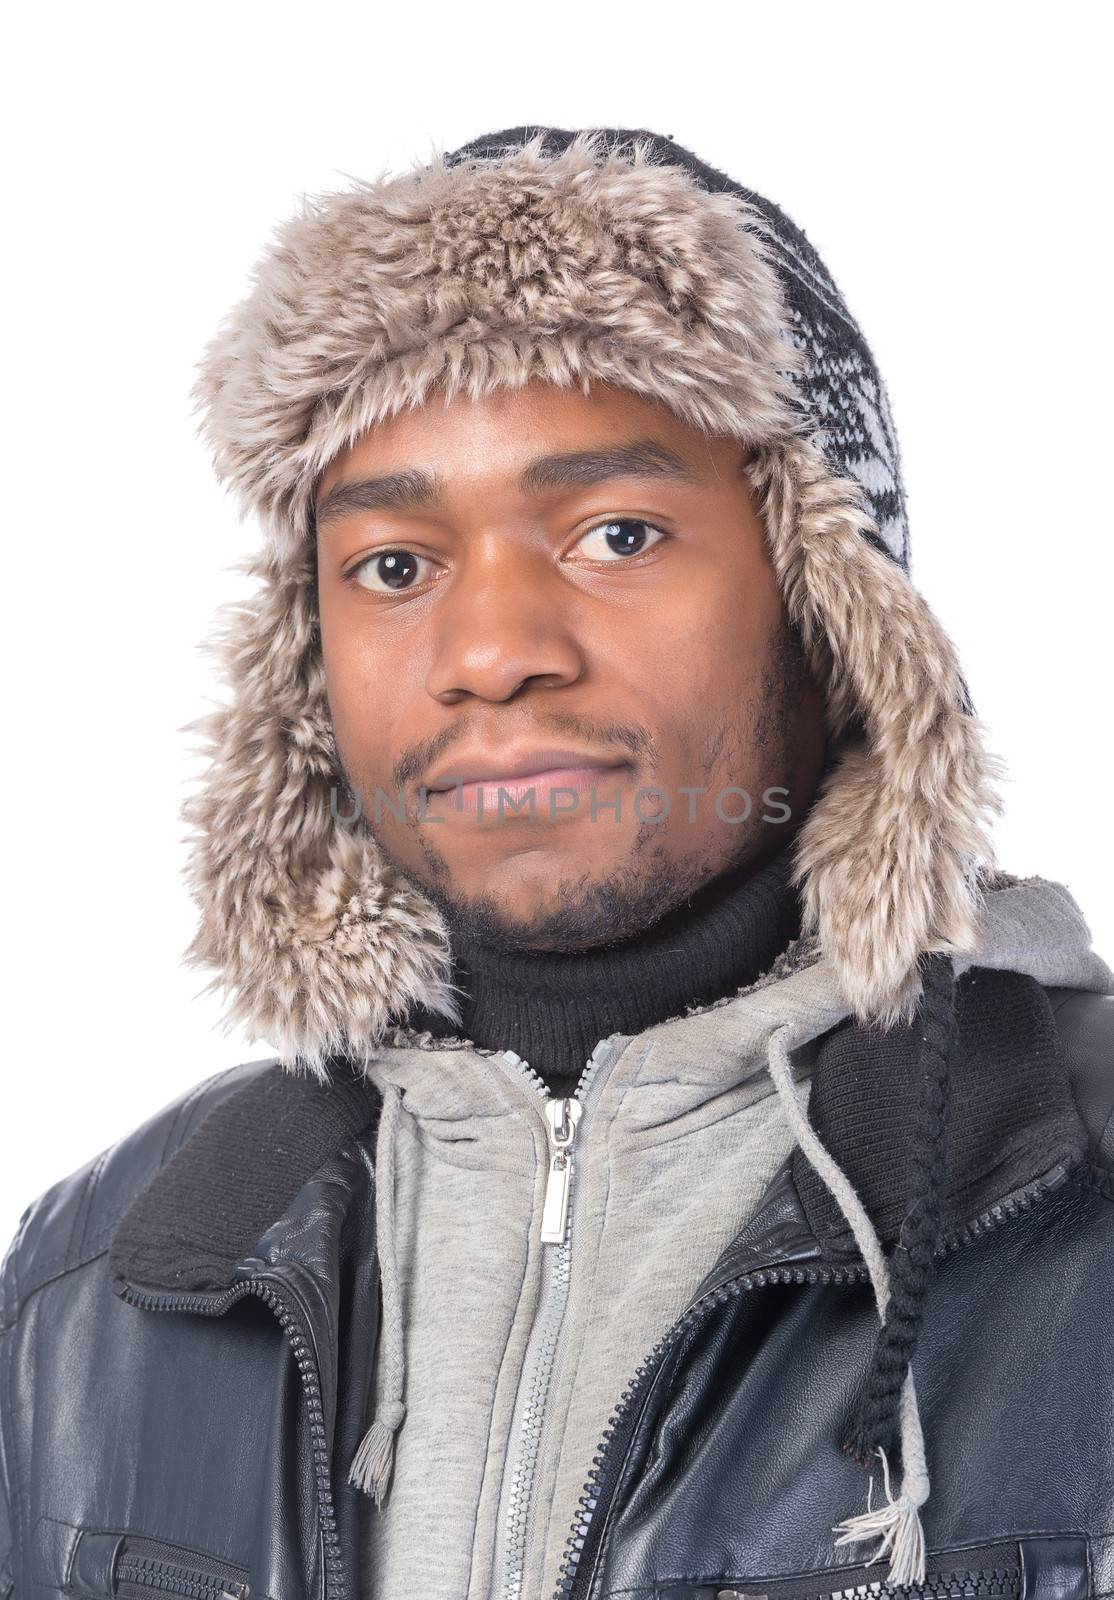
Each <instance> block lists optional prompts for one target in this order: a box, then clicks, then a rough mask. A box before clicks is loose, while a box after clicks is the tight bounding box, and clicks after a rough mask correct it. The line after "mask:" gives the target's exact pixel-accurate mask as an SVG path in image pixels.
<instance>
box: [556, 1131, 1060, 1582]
mask: <svg viewBox="0 0 1114 1600" xmlns="http://www.w3.org/2000/svg"><path fill="white" fill-rule="evenodd" d="M1077 1165H1078V1163H1077V1162H1072V1161H1067V1162H1061V1163H1059V1164H1058V1165H1057V1166H1055V1167H1053V1168H1051V1170H1050V1171H1048V1172H1047V1173H1044V1174H1043V1175H1042V1176H1041V1177H1039V1178H1035V1179H1034V1180H1033V1181H1032V1182H1031V1183H1028V1184H1026V1185H1025V1186H1024V1187H1023V1188H1021V1189H1019V1190H1017V1192H1016V1193H1015V1194H1012V1195H1008V1196H1007V1197H1006V1198H1005V1199H1003V1200H1001V1201H999V1202H998V1203H997V1204H996V1205H993V1206H991V1207H989V1208H988V1210H986V1211H984V1212H982V1213H981V1215H980V1216H978V1217H975V1218H974V1219H973V1220H972V1221H970V1222H967V1223H964V1224H962V1226H960V1227H958V1228H955V1229H953V1230H951V1231H950V1232H948V1233H947V1234H945V1235H944V1237H943V1239H942V1241H941V1243H940V1246H939V1248H938V1249H937V1252H936V1253H937V1256H938V1257H943V1256H947V1255H951V1254H953V1253H954V1252H955V1251H956V1250H959V1249H960V1248H961V1247H962V1246H963V1245H965V1244H967V1243H968V1242H969V1241H971V1240H972V1239H976V1238H979V1237H981V1236H983V1235H985V1234H987V1233H991V1232H993V1231H994V1229H995V1228H999V1227H1001V1226H1002V1225H1003V1224H1004V1223H1006V1222H1009V1221H1011V1220H1012V1219H1013V1218H1015V1217H1017V1216H1020V1215H1021V1213H1022V1212H1025V1211H1029V1210H1031V1209H1032V1207H1033V1206H1034V1205H1036V1204H1037V1203H1038V1202H1039V1201H1040V1200H1043V1199H1045V1198H1046V1197H1047V1196H1048V1195H1050V1194H1052V1193H1053V1191H1054V1190H1056V1189H1058V1188H1060V1186H1061V1185H1062V1184H1063V1183H1065V1182H1066V1181H1067V1179H1068V1178H1069V1176H1070V1175H1071V1173H1072V1171H1073V1170H1074V1169H1075V1167H1076V1166H1077ZM868 1279H869V1273H868V1272H867V1269H866V1264H865V1263H864V1262H863V1261H861V1260H859V1261H851V1262H849V1263H848V1264H847V1265H845V1266H839V1267H796V1266H787V1267H780V1266H777V1265H776V1264H773V1265H771V1266H769V1267H762V1268H760V1269H758V1270H757V1271H754V1272H747V1273H743V1274H741V1275H740V1276H739V1277H738V1278H732V1279H729V1280H728V1281H727V1282H726V1283H723V1284H720V1285H718V1286H717V1287H716V1288H715V1289H712V1290H709V1291H708V1293H707V1294H705V1295H701V1296H700V1298H699V1299H698V1300H695V1301H693V1302H692V1303H691V1304H690V1305H689V1306H688V1307H687V1308H686V1309H685V1311H684V1312H683V1313H682V1314H681V1316H680V1317H679V1318H678V1320H677V1321H676V1322H675V1323H674V1324H673V1326H672V1327H671V1328H670V1329H669V1330H668V1331H667V1332H666V1333H665V1334H664V1335H663V1336H662V1338H661V1339H659V1340H658V1342H657V1344H656V1345H655V1346H654V1348H653V1349H652V1350H651V1352H650V1354H649V1355H648V1356H647V1357H646V1359H645V1361H643V1362H642V1364H641V1365H640V1366H639V1367H638V1369H637V1371H636V1372H635V1374H634V1376H633V1377H632V1378H631V1380H630V1382H629V1383H628V1384H627V1387H626V1388H625V1389H624V1390H623V1393H622V1395H621V1396H620V1397H619V1402H618V1405H617V1406H616V1409H615V1411H614V1412H613V1413H612V1416H611V1418H610V1420H609V1422H608V1425H607V1428H606V1429H605V1431H604V1435H603V1438H602V1440H601V1441H600V1447H599V1449H598V1451H597V1452H596V1455H595V1457H594V1458H593V1466H592V1471H591V1473H590V1475H589V1477H588V1481H587V1483H586V1484H585V1485H584V1492H583V1494H582V1495H581V1496H580V1500H579V1506H580V1510H579V1512H578V1513H577V1516H576V1518H575V1520H574V1522H573V1525H572V1528H571V1530H570V1532H569V1536H568V1538H567V1540H566V1542H565V1556H564V1561H563V1562H562V1565H561V1571H560V1575H559V1579H558V1584H557V1588H556V1590H555V1592H554V1600H584V1597H585V1596H586V1594H587V1591H588V1586H589V1584H590V1583H591V1576H592V1564H593V1562H594V1560H595V1557H596V1556H597V1555H598V1553H599V1550H600V1547H601V1545H602V1542H603V1538H604V1535H605V1533H606V1531H607V1517H608V1514H609V1513H610V1504H609V1501H610V1499H611V1498H612V1497H613V1495H614V1491H615V1488H616V1487H617V1484H618V1479H619V1475H620V1472H621V1470H622V1461H623V1455H624V1450H623V1448H621V1447H622V1446H625V1444H626V1443H628V1442H629V1439H630V1437H631V1434H632V1433H633V1427H634V1424H635V1423H636V1421H637V1416H638V1413H639V1411H640V1409H641V1406H642V1403H643V1401H644V1400H645V1399H646V1398H647V1397H648V1395H649V1391H650V1388H651V1386H652V1384H653V1381H654V1378H655V1377H656V1375H657V1372H658V1370H659V1368H660V1367H661V1364H662V1362H663V1361H664V1359H665V1357H666V1356H667V1355H668V1354H669V1352H670V1351H671V1350H672V1348H673V1346H674V1345H675V1344H676V1343H677V1341H678V1340H679V1339H680V1338H681V1337H682V1336H683V1335H684V1334H685V1333H686V1332H687V1331H688V1329H690V1328H691V1327H693V1326H694V1324H695V1323H696V1322H697V1320H698V1319H699V1318H700V1317H702V1316H703V1315H705V1314H706V1313H707V1312H708V1311H709V1310H710V1309H711V1308H712V1307H713V1306H717V1305H724V1304H726V1302H727V1301H728V1300H732V1299H736V1298H737V1297H739V1296H740V1295H742V1294H747V1293H749V1292H750V1291H751V1290H753V1289H763V1288H765V1287H766V1286H767V1285H769V1284H787V1283H788V1284H792V1283H798V1284H806V1283H807V1284H818V1283H819V1284H852V1283H862V1282H864V1281H866V1280H868ZM763 1589H765V1585H763ZM740 1592H742V1591H740ZM747 1593H749V1590H748V1591H747Z"/></svg>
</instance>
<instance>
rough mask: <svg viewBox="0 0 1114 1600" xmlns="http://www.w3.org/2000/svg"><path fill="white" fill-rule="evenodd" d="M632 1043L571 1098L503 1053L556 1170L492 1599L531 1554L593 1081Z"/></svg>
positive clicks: (514, 1596) (505, 1596)
mask: <svg viewBox="0 0 1114 1600" xmlns="http://www.w3.org/2000/svg"><path fill="white" fill-rule="evenodd" d="M627 1042H628V1041H627V1039H626V1038H625V1037H624V1036H621V1035H619V1036H616V1035H610V1036H609V1037H608V1038H607V1039H603V1040H601V1041H600V1043H599V1044H598V1045H597V1046H596V1048H595V1050H593V1052H592V1055H591V1057H590V1059H589V1061H588V1063H587V1065H586V1067H585V1069H584V1072H583V1073H582V1074H581V1077H580V1081H579V1083H578V1084H577V1086H576V1094H575V1095H573V1096H570V1097H568V1098H564V1099H555V1098H554V1097H553V1096H552V1095H551V1094H550V1093H549V1090H548V1089H547V1088H546V1085H545V1083H544V1082H543V1080H542V1079H541V1078H540V1077H539V1076H538V1074H537V1073H536V1072H535V1071H534V1069H533V1068H532V1067H531V1066H530V1065H529V1063H528V1062H526V1061H523V1060H522V1058H521V1057H520V1056H518V1055H516V1054H515V1052H514V1051H513V1050H504V1051H503V1052H502V1060H503V1061H504V1062H505V1063H506V1064H507V1065H508V1066H510V1067H511V1068H513V1069H514V1070H515V1071H516V1072H518V1073H520V1074H522V1076H523V1077H524V1078H525V1079H526V1082H527V1084H528V1086H529V1088H530V1089H531V1090H532V1092H534V1093H535V1094H537V1095H538V1096H539V1098H540V1099H541V1100H542V1102H543V1105H542V1111H543V1115H544V1117H545V1120H546V1131H547V1136H548V1144H549V1168H548V1172H547V1175H546V1186H545V1199H544V1204H543V1207H542V1216H541V1225H540V1230H539V1238H540V1241H541V1244H542V1248H543V1252H544V1255H543V1267H542V1286H541V1294H540V1298H539V1301H538V1308H537V1311H536V1312H535V1315H534V1322H533V1327H532V1328H531V1331H530V1337H529V1339H528V1340H527V1344H526V1352H525V1355H524V1357H523V1363H522V1372H521V1374H520V1377H519V1386H518V1393H517V1395H516V1397H515V1405H514V1412H513V1414H512V1421H511V1438H510V1442H509V1445H508V1448H507V1457H506V1460H505V1462H504V1466H503V1482H502V1487H501V1489H500V1494H499V1508H498V1512H497V1518H496V1535H495V1554H494V1560H493V1563H492V1582H491V1589H490V1593H491V1597H492V1600H519V1597H520V1595H521V1593H522V1587H523V1579H524V1575H525V1560H526V1552H527V1550H528V1548H529V1543H530V1534H531V1532H532V1529H533V1524H534V1490H535V1483H536V1479H537V1466H538V1459H539V1456H540V1453H541V1440H542V1433H543V1428H544V1424H545V1420H546V1415H547V1411H548V1406H549V1397H550V1392H551V1388H552V1380H553V1373H554V1369H555V1362H556V1355H557V1348H558V1344H559V1342H560V1337H561V1329H562V1327H563V1325H564V1320H565V1308H566V1306H567V1304H568V1297H569V1285H570V1282H571V1277H572V1249H573V1243H574V1240H575V1238H576V1231H577V1230H576V1198H577V1186H576V1176H575V1164H576V1160H577V1156H578V1154H579V1151H580V1149H582V1148H583V1141H584V1132H585V1127H586V1124H587V1122H588V1120H589V1118H590V1115H591V1109H592V1103H593V1101H594V1099H595V1093H594V1086H595V1085H597V1084H598V1083H599V1082H601V1081H602V1079H601V1074H602V1073H605V1072H606V1071H609V1070H610V1068H611V1067H612V1066H614V1064H615V1062H616V1061H617V1060H618V1058H619V1056H620V1055H622V1053H623V1049H624V1047H625V1045H626V1044H627ZM570 1224H571V1226H570Z"/></svg>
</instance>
